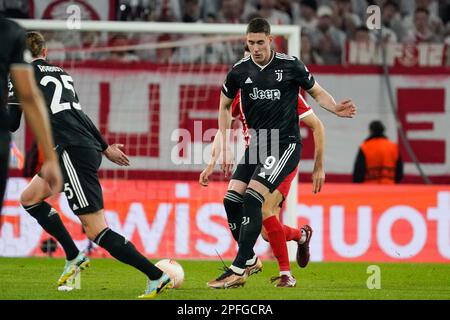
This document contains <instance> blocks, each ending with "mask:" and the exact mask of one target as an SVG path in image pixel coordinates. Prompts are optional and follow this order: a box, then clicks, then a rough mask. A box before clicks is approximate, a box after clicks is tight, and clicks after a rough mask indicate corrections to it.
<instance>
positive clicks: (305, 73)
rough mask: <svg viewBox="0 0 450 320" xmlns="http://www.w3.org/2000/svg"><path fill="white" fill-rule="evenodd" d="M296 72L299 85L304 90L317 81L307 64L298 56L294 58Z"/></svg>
mask: <svg viewBox="0 0 450 320" xmlns="http://www.w3.org/2000/svg"><path fill="white" fill-rule="evenodd" d="M294 74H295V78H296V79H297V82H298V85H299V86H300V87H301V88H302V89H304V90H309V89H311V88H312V87H313V86H314V84H315V83H316V80H315V79H314V77H313V75H312V74H311V72H309V70H308V68H307V67H306V66H305V64H304V63H303V62H302V61H301V60H299V59H297V58H295V60H294Z"/></svg>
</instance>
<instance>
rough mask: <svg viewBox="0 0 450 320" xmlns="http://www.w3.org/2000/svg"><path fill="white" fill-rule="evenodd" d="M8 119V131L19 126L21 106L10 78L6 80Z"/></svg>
mask: <svg viewBox="0 0 450 320" xmlns="http://www.w3.org/2000/svg"><path fill="white" fill-rule="evenodd" d="M7 110H8V120H9V131H11V132H15V131H17V129H19V127H20V119H21V118H22V108H21V107H20V103H19V100H18V99H17V96H16V94H15V92H14V86H13V84H12V82H11V79H9V80H8V108H7Z"/></svg>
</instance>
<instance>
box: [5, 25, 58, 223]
mask: <svg viewBox="0 0 450 320" xmlns="http://www.w3.org/2000/svg"><path fill="white" fill-rule="evenodd" d="M0 43H1V44H2V50H0V215H1V212H2V204H3V196H4V192H5V188H6V181H7V175H8V159H9V143H10V134H9V130H8V129H9V116H8V112H7V109H6V102H7V97H8V96H7V93H8V89H7V83H8V74H10V77H11V80H12V82H13V83H14V85H15V87H16V93H17V97H18V99H19V100H20V102H21V104H22V109H23V111H24V112H25V116H26V118H27V120H28V123H29V125H30V126H31V129H32V130H33V132H34V134H35V135H36V137H37V139H38V141H39V143H40V145H41V146H42V148H43V152H44V158H45V162H44V164H43V166H42V171H41V172H42V178H43V180H44V181H46V183H47V184H48V188H49V189H48V190H49V195H51V194H53V193H58V192H59V191H60V190H61V185H62V177H61V172H60V169H59V164H58V160H57V156H56V154H55V152H54V151H53V146H54V145H53V139H52V136H51V131H50V124H49V120H48V115H47V112H46V110H45V106H44V101H43V99H42V95H41V93H40V91H39V89H38V88H37V86H36V82H35V79H34V74H33V69H32V67H31V66H30V65H29V64H28V63H27V61H25V60H29V59H30V58H31V56H30V53H29V51H28V50H27V48H26V43H25V31H24V30H23V29H22V28H21V27H20V26H19V25H18V24H17V23H15V22H13V21H11V20H8V19H5V18H3V17H1V16H0ZM27 58H28V59H27ZM0 218H1V217H0ZM0 223H1V220H0ZM0 227H1V224H0Z"/></svg>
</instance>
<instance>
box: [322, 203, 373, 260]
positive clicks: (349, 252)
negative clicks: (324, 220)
mask: <svg viewBox="0 0 450 320" xmlns="http://www.w3.org/2000/svg"><path fill="white" fill-rule="evenodd" d="M371 227H372V208H371V207H367V206H361V207H358V225H357V229H356V231H357V240H356V242H355V243H354V244H351V245H349V244H347V243H345V240H344V234H346V233H348V232H345V225H344V207H343V206H331V207H330V242H331V246H332V247H333V250H334V251H336V253H338V254H339V255H340V256H342V257H345V258H356V257H360V256H362V255H363V254H364V253H366V252H367V250H368V249H369V247H370V243H371Z"/></svg>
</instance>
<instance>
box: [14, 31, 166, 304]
mask: <svg viewBox="0 0 450 320" xmlns="http://www.w3.org/2000/svg"><path fill="white" fill-rule="evenodd" d="M26 39H27V45H28V48H29V49H30V51H31V55H32V57H33V62H32V65H33V67H34V72H35V77H36V80H37V83H38V84H39V87H40V89H41V91H42V93H43V95H44V98H45V101H46V103H47V107H48V112H49V115H50V121H51V124H52V131H53V136H54V139H55V145H56V146H55V150H56V152H57V154H58V155H59V162H60V166H61V169H62V173H63V178H64V192H65V195H66V198H67V200H68V203H69V206H70V208H71V209H72V211H73V212H74V213H75V214H76V215H77V216H78V218H79V219H80V221H81V223H82V225H83V227H84V230H85V232H86V235H87V237H88V238H89V239H90V240H92V241H94V242H95V243H97V244H98V245H99V246H100V247H102V248H104V249H105V250H106V251H108V252H109V253H110V254H111V256H113V257H114V258H116V259H117V260H119V261H121V262H123V263H126V264H129V265H131V266H133V267H134V268H136V269H138V270H139V271H141V272H143V273H144V274H145V275H146V276H147V279H148V281H147V288H146V290H145V293H144V294H143V295H141V296H139V297H140V298H153V297H155V296H156V295H157V294H159V293H161V292H163V291H164V290H166V289H168V288H170V287H171V286H172V283H171V280H170V278H169V276H168V275H167V274H166V273H164V272H162V271H161V270H160V269H159V268H157V267H156V266H155V265H154V264H152V263H151V262H150V261H149V260H148V259H147V258H145V257H144V256H143V255H142V254H141V253H139V252H138V251H137V249H136V247H135V246H134V245H133V244H132V243H131V242H130V241H129V240H127V239H125V238H124V237H123V236H121V235H120V234H118V233H116V232H114V231H113V230H111V229H109V228H108V226H107V224H106V220H105V215H104V209H103V195H102V189H101V186H100V181H99V178H98V169H99V167H100V164H101V161H102V153H103V154H104V155H105V156H106V157H107V158H108V159H109V160H110V161H112V162H114V163H116V164H118V165H120V166H128V165H129V160H128V158H127V156H126V155H125V154H124V153H123V152H122V151H121V150H120V148H121V147H123V146H122V145H117V144H113V145H108V144H107V143H106V142H105V140H104V139H103V137H102V135H101V134H100V132H99V131H98V129H97V128H96V127H95V126H94V124H93V123H92V121H91V120H90V119H89V117H88V116H87V115H86V114H85V113H84V112H83V111H82V109H81V105H80V102H79V100H78V95H77V93H76V90H75V88H74V84H73V79H72V77H71V76H70V75H69V74H68V73H67V72H65V71H64V70H63V69H62V68H60V67H58V66H54V65H52V64H50V63H48V62H47V61H46V60H45V57H46V55H47V49H46V46H45V40H44V37H43V36H42V35H41V34H40V33H38V32H29V33H27V35H26ZM12 89H14V88H12ZM9 109H10V113H11V115H12V118H13V119H15V121H20V109H19V107H18V106H17V104H16V101H15V100H14V91H11V92H10V100H9ZM18 114H19V115H18ZM12 127H18V126H17V123H16V124H12ZM49 191H50V190H49V186H48V184H47V182H46V181H45V180H43V179H42V178H41V177H40V174H37V175H36V176H35V177H34V178H33V179H32V181H31V182H30V183H29V184H28V186H27V187H26V188H25V190H24V191H23V192H22V195H21V199H20V201H21V204H22V206H23V207H24V209H25V210H26V211H27V212H28V213H29V214H30V215H31V216H33V217H34V218H35V219H36V220H37V221H38V223H39V224H40V225H41V226H42V227H43V228H44V229H45V230H46V231H47V232H48V233H49V234H51V235H52V236H53V237H55V238H56V239H57V240H58V242H59V243H60V244H61V246H62V247H63V249H64V251H65V254H66V265H65V267H64V271H63V273H62V275H61V277H60V278H59V280H58V285H59V286H61V285H64V284H65V283H66V282H67V280H68V279H70V277H72V276H73V275H74V274H75V272H76V270H84V269H85V268H87V267H88V266H89V263H90V261H89V258H88V257H86V256H85V255H84V253H82V252H80V251H79V250H78V248H77V247H76V245H75V243H74V241H73V239H72V238H71V236H70V235H69V233H68V232H67V229H66V228H65V227H64V225H63V223H62V221H61V219H60V217H59V215H58V213H57V212H56V210H55V209H54V208H52V207H51V206H50V205H49V204H48V203H47V202H46V201H45V199H47V198H48V196H49V195H50V192H49Z"/></svg>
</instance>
